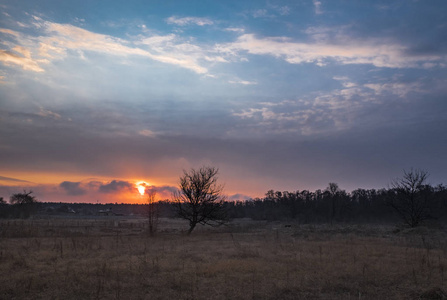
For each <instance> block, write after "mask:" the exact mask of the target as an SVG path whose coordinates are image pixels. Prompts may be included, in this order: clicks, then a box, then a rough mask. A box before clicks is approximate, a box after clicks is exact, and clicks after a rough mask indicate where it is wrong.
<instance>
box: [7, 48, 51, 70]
mask: <svg viewBox="0 0 447 300" xmlns="http://www.w3.org/2000/svg"><path fill="white" fill-rule="evenodd" d="M0 62H2V63H3V64H5V65H7V66H11V65H17V66H19V67H21V68H22V69H23V70H27V71H34V72H44V71H45V70H44V69H43V68H42V67H41V66H40V65H39V63H42V62H46V61H44V60H40V61H39V60H35V59H33V58H32V57H31V52H30V51H29V50H27V49H25V48H23V47H21V46H16V47H14V48H13V49H12V51H7V50H0Z"/></svg>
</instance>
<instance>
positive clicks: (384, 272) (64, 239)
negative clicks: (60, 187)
mask: <svg viewBox="0 0 447 300" xmlns="http://www.w3.org/2000/svg"><path fill="white" fill-rule="evenodd" d="M0 225H1V227H0V299H444V298H445V297H447V294H446V293H445V291H446V290H447V286H446V285H447V235H446V232H445V231H444V230H443V229H442V228H440V227H439V226H438V227H436V228H435V227H430V228H429V227H423V226H420V227H416V228H404V227H402V228H398V227H395V226H392V225H390V226H384V225H348V224H344V225H337V224H333V225H329V224H327V225H324V224H320V225H302V224H301V225H300V224H298V223H284V222H279V221H275V222H268V221H253V220H250V219H234V220H233V221H232V222H230V223H228V224H227V225H225V226H221V227H219V228H206V227H203V226H201V225H198V226H197V228H196V230H195V231H194V233H193V234H192V235H189V236H188V235H186V234H185V232H186V230H187V229H188V227H189V225H188V222H187V221H185V220H179V219H170V218H160V219H159V223H158V229H159V230H158V232H157V234H156V235H154V236H151V235H150V234H149V229H148V224H147V219H146V218H142V217H117V216H114V217H91V218H85V217H84V218H78V217H59V218H56V217H48V218H44V219H36V218H35V219H27V220H18V219H4V220H0Z"/></svg>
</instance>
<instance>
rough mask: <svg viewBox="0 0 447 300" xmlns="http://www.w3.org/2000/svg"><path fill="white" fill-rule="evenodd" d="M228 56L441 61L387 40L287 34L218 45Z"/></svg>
mask: <svg viewBox="0 0 447 300" xmlns="http://www.w3.org/2000/svg"><path fill="white" fill-rule="evenodd" d="M217 49H218V50H219V51H221V52H222V53H226V54H227V55H233V56H234V55H238V54H239V53H240V52H247V53H249V54H253V55H271V56H274V57H277V58H281V59H284V60H285V61H287V62H288V63H291V64H301V63H315V64H317V65H320V66H323V65H325V64H327V63H328V62H330V61H335V62H338V63H341V64H371V65H374V66H376V67H388V68H408V67H424V66H425V64H426V63H427V61H429V62H433V63H434V64H436V63H441V62H443V61H445V57H442V56H439V55H433V56H425V57H414V56H408V55H405V51H406V47H404V46H403V45H400V44H398V43H392V42H389V41H386V40H383V41H381V40H374V39H372V40H363V41H361V40H356V39H350V38H349V37H345V39H344V40H343V43H334V42H329V41H319V42H296V41H293V40H292V39H290V38H287V37H265V38H258V37H257V36H255V35H254V34H244V35H241V36H240V37H239V38H238V39H237V40H236V41H235V42H233V43H228V44H222V45H219V46H218V47H217Z"/></svg>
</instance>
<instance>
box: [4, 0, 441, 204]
mask: <svg viewBox="0 0 447 300" xmlns="http://www.w3.org/2000/svg"><path fill="white" fill-rule="evenodd" d="M0 12H1V15H0V162H1V163H0V197H1V196H3V197H4V198H5V199H7V198H9V196H10V195H11V193H14V192H18V191H21V190H22V189H24V188H26V189H32V190H33V191H34V192H35V193H36V195H37V196H38V198H39V199H40V200H42V201H69V202H82V201H94V202H96V201H101V202H127V201H130V202H134V201H142V197H141V196H138V195H139V194H138V190H137V189H136V183H138V182H140V181H144V182H145V183H146V185H147V188H150V189H154V190H156V191H157V192H158V194H159V195H160V197H169V195H170V193H171V192H172V190H173V187H174V186H176V185H177V181H178V177H179V175H181V174H182V170H183V169H190V168H198V167H200V166H203V165H210V166H215V167H218V168H219V170H220V177H219V180H220V181H221V182H222V183H225V191H226V193H227V194H228V195H236V196H235V198H238V197H240V198H243V197H245V196H250V197H260V196H263V194H264V193H265V192H266V191H267V190H269V189H274V190H281V191H284V190H288V191H295V190H303V189H309V190H315V189H319V188H320V189H324V188H325V187H326V186H327V184H328V183H329V182H336V183H338V184H339V186H340V187H341V188H342V189H346V190H347V191H351V190H353V189H355V188H382V187H387V185H388V184H389V182H390V181H391V180H392V179H394V178H396V177H399V176H401V175H402V173H403V170H408V169H410V168H420V169H424V170H426V171H428V172H429V173H430V177H429V182H430V183H432V184H439V183H447V172H446V170H447V133H446V129H447V98H446V96H447V19H446V18H445V16H446V14H447V2H446V1H441V0H439V1H436V0H430V1H416V0H414V1H410V0H399V1H397V0H396V1H389V0H386V1H354V0H352V1H332V0H330V1H329V0H319V1H318V0H293V1H280V0H268V1H254V0H252V1H240V0H235V1H231V0H228V1H199V0H197V1H156V0H155V1H142V0H128V1H113V0H111V1H99V0H98V1H74V0H66V1H59V0H39V1H35V0H16V1H6V0H0Z"/></svg>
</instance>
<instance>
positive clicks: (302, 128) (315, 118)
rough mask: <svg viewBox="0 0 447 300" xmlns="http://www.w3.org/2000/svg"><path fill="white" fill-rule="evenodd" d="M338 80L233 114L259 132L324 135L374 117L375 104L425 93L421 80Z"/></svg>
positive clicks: (377, 108)
mask: <svg viewBox="0 0 447 300" xmlns="http://www.w3.org/2000/svg"><path fill="white" fill-rule="evenodd" d="M334 80H337V81H340V82H341V83H342V88H340V89H334V90H331V91H328V92H319V93H318V94H316V95H314V96H312V95H308V96H306V97H303V98H301V99H297V100H285V101H280V102H260V103H259V104H257V105H255V106H254V107H250V108H245V109H241V110H240V111H235V112H233V116H235V117H238V118H240V119H241V120H243V121H244V122H245V125H246V126H247V127H245V129H246V130H248V131H251V132H252V133H256V134H259V133H261V132H262V133H267V134H283V133H292V132H293V133H295V134H300V135H304V136H308V135H316V134H323V135H324V134H327V133H329V132H339V131H344V130H348V129H351V128H352V127H353V126H358V125H359V124H361V123H362V122H366V121H367V119H368V118H367V117H365V116H369V117H372V118H373V119H374V118H375V117H374V116H373V115H372V114H370V113H366V112H367V111H368V112H369V111H371V108H374V109H373V110H372V111H376V110H380V107H382V106H383V105H384V104H386V105H389V104H390V103H391V102H396V101H401V99H405V101H409V100H408V99H406V96H407V95H408V94H409V93H419V94H421V93H422V94H423V93H424V91H423V89H422V88H421V86H420V84H419V83H418V82H414V83H402V82H394V83H386V84H357V83H355V82H352V81H351V80H350V79H349V78H347V77H335V78H334ZM395 96H398V98H397V99H396V97H395ZM391 99H392V100H391ZM258 130H259V132H257V131H258ZM240 132H242V131H240Z"/></svg>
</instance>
